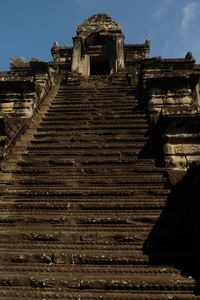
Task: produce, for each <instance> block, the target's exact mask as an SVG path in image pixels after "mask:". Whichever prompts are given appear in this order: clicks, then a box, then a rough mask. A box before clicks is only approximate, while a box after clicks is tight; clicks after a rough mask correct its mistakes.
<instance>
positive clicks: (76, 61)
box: [72, 36, 82, 73]
mask: <svg viewBox="0 0 200 300" xmlns="http://www.w3.org/2000/svg"><path fill="white" fill-rule="evenodd" d="M73 41H74V48H73V54H72V72H78V73H81V43H82V38H81V37H78V36H75V37H74V38H73Z"/></svg>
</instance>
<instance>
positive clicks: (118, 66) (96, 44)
mask: <svg viewBox="0 0 200 300" xmlns="http://www.w3.org/2000/svg"><path fill="white" fill-rule="evenodd" d="M73 42H74V48H73V55H72V71H75V72H78V73H80V74H82V75H85V76H89V75H110V74H113V73H116V72H120V71H121V70H123V69H124V35H123V33H122V30H121V25H120V24H118V23H116V22H114V21H113V20H112V19H111V17H109V16H108V15H106V14H96V15H93V16H92V17H90V18H88V19H87V20H86V21H85V22H84V23H83V24H82V25H79V26H78V28H77V35H76V36H75V37H73Z"/></svg>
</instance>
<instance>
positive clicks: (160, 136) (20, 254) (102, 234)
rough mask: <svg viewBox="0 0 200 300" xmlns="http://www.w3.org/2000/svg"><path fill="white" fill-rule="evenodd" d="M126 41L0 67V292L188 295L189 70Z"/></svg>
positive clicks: (192, 148)
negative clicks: (1, 70) (50, 58)
mask: <svg viewBox="0 0 200 300" xmlns="http://www.w3.org/2000/svg"><path fill="white" fill-rule="evenodd" d="M124 38H125V37H124V34H123V32H122V27H121V25H120V24H118V23H117V22H115V21H113V20H112V19H111V17H110V16H108V15H106V14H103V13H102V14H96V15H93V16H91V17H89V18H88V19H87V20H85V21H84V23H83V24H81V25H79V26H78V28H77V32H76V35H75V36H74V37H73V46H72V47H70V46H60V45H59V44H58V43H57V42H55V43H54V45H53V46H52V48H51V53H52V57H53V60H52V61H50V62H47V61H39V60H37V59H31V60H30V61H29V62H26V61H25V59H24V58H23V57H20V58H14V57H12V58H11V60H10V70H9V71H7V72H0V133H1V134H0V157H1V179H0V193H1V202H0V211H1V212H0V225H1V227H0V228H1V229H0V235H1V249H0V269H1V272H0V300H1V299H2V300H3V299H8V300H11V299H13V300H14V299H53V300H54V299H71V300H73V299H88V300H89V299H91V300H94V299H105V300H114V299H116V300H124V299H127V300H128V299H130V300H134V299H137V300H147V299H148V300H151V299H152V300H157V299H159V300H162V299H163V300H165V299H176V300H178V299H179V300H186V299H200V296H198V295H199V290H200V287H199V276H198V273H199V261H200V255H199V253H200V250H199V249H200V248H199V244H200V242H199V237H198V236H199V204H198V203H199V184H200V176H199V174H200V171H199V162H200V65H198V64H196V63H195V59H194V58H193V56H192V53H191V52H188V53H187V54H186V56H185V57H184V58H179V59H163V58H161V57H151V56H150V41H148V40H147V41H145V42H144V43H143V44H126V43H125V42H124Z"/></svg>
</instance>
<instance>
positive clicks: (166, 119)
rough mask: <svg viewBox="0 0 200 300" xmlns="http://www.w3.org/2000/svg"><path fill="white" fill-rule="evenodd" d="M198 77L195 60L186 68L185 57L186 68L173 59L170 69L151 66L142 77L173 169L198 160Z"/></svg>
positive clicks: (168, 165) (180, 168) (199, 111)
mask: <svg viewBox="0 0 200 300" xmlns="http://www.w3.org/2000/svg"><path fill="white" fill-rule="evenodd" d="M162 63H163V62H162ZM167 64H169V61H167ZM177 69H178V70H177ZM198 77H199V75H198V72H196V70H195V68H194V62H193V66H192V63H191V65H190V67H189V68H188V60H187V59H185V67H184V61H183V60H181V64H180V61H179V60H176V61H175V62H173V63H171V68H169V66H167V69H166V68H165V69H164V68H163V65H162V66H160V68H157V69H156V68H155V66H154V68H153V69H151V70H150V68H148V69H146V70H145V73H144V76H143V80H144V82H145V87H146V93H147V98H148V110H149V115H150V119H151V122H152V124H154V126H157V124H159V126H161V128H160V130H161V131H162V136H163V150H164V157H165V163H166V166H167V167H168V168H171V169H174V170H175V169H176V170H187V168H188V167H189V166H190V164H191V163H192V162H194V161H199V160H200V144H199V141H200V140H199V132H200V109H199V95H198V91H199V86H198Z"/></svg>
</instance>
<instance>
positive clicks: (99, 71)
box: [90, 56, 110, 75]
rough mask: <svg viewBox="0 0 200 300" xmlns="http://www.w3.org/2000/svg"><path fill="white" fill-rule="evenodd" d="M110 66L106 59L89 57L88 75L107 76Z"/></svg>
mask: <svg viewBox="0 0 200 300" xmlns="http://www.w3.org/2000/svg"><path fill="white" fill-rule="evenodd" d="M109 74H110V64H109V60H108V59H107V58H106V57H102V56H91V57H90V75H109Z"/></svg>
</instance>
